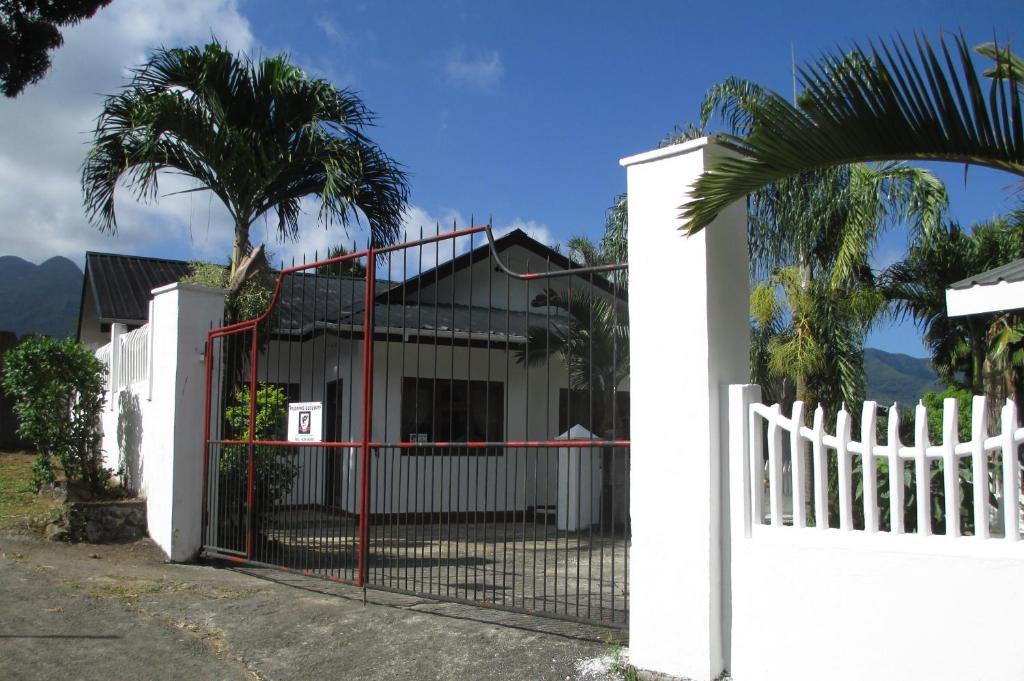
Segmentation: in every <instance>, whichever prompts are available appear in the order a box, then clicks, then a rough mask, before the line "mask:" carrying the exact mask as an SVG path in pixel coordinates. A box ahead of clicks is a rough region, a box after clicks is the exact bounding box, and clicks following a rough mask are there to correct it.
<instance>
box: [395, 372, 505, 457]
mask: <svg viewBox="0 0 1024 681" xmlns="http://www.w3.org/2000/svg"><path fill="white" fill-rule="evenodd" d="M504 394H505V385H504V384H503V383H501V382H498V381H491V382H487V381H461V380H454V381H453V380H450V379H444V378H439V379H432V378H408V377H407V378H405V379H403V381H402V441H403V442H499V441H501V440H503V439H504V438H505V403H504ZM405 451H407V452H409V453H417V454H429V453H435V454H467V453H470V454H498V453H500V451H501V450H500V448H467V447H451V448H443V449H441V448H423V449H419V450H415V449H414V450H405Z"/></svg>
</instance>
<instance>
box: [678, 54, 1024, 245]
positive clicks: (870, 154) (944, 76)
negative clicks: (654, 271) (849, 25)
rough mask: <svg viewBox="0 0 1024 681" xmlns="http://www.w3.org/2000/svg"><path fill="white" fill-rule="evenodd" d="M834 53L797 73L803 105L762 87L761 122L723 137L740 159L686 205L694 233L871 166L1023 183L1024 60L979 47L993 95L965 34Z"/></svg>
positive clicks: (710, 176) (711, 174) (708, 178)
mask: <svg viewBox="0 0 1024 681" xmlns="http://www.w3.org/2000/svg"><path fill="white" fill-rule="evenodd" d="M915 44H916V50H914V49H912V48H911V47H909V46H908V45H907V44H906V43H905V42H904V41H903V40H901V39H898V38H897V39H896V40H894V41H892V42H891V43H889V44H886V43H884V42H883V43H880V44H879V45H878V46H875V45H872V46H871V47H870V49H868V50H867V51H865V50H861V49H860V48H855V49H854V50H853V51H852V53H850V54H848V55H842V56H836V55H830V56H826V57H824V58H823V59H822V60H821V61H820V62H818V63H817V64H814V65H811V66H807V67H805V68H803V69H801V78H802V79H803V81H804V83H805V90H804V97H803V99H804V102H805V103H803V104H802V105H799V106H798V105H795V104H791V103H789V102H788V101H786V99H785V98H784V97H782V96H781V95H779V94H777V93H775V92H772V91H770V90H764V96H763V97H759V98H757V99H756V100H755V102H754V107H755V110H754V111H753V112H752V114H753V118H754V119H756V122H757V124H756V125H754V126H751V127H750V128H749V129H747V130H740V131H738V132H737V133H732V134H722V135H720V136H719V137H718V139H719V141H720V142H721V143H722V144H723V145H725V146H726V147H729V148H732V149H733V150H735V151H737V152H738V153H739V154H740V155H741V156H740V157H739V158H728V159H723V160H721V161H719V162H717V163H716V164H715V165H713V166H712V167H711V168H709V169H708V171H706V172H705V173H704V175H702V176H701V177H700V178H699V179H698V181H697V182H696V183H695V185H694V197H695V198H694V200H693V201H691V202H689V203H687V204H686V205H685V206H682V207H681V210H682V211H683V213H682V217H683V218H685V219H686V221H687V225H686V227H685V229H686V230H687V231H688V232H689V233H693V232H696V231H699V230H701V229H703V228H704V227H706V226H707V225H708V224H710V222H711V221H712V220H713V219H714V217H715V216H716V215H717V214H718V213H719V212H720V211H721V210H722V209H723V208H725V207H726V206H728V205H730V204H731V203H733V202H735V201H737V200H739V199H741V198H743V197H744V196H746V195H748V194H750V193H751V192H755V191H757V190H758V189H761V188H762V187H765V186H767V185H769V184H772V183H776V182H779V181H781V180H783V179H785V178H792V177H797V176H799V175H800V174H801V173H805V172H808V171H812V170H816V169H824V168H831V167H835V166H838V165H843V164H851V163H860V162H868V161H893V160H929V161H952V162H957V163H965V164H976V165H983V166H988V167H992V168H998V169H1001V170H1005V171H1007V172H1010V173H1013V174H1015V175H1018V176H1021V177H1024V115H1022V112H1021V92H1022V88H1021V85H1022V83H1024V69H1021V60H1020V59H1019V58H1017V57H1015V56H1014V55H1013V54H1012V53H1011V52H1010V51H1009V50H1008V49H1007V48H1005V47H1000V46H996V45H993V44H987V45H983V46H981V47H980V48H979V51H980V52H981V53H982V54H983V55H986V56H988V57H990V58H992V59H993V60H994V62H995V64H994V66H993V68H992V69H990V70H988V71H986V72H985V73H984V74H983V75H986V76H989V77H990V78H991V82H990V83H989V87H988V88H987V89H988V94H987V95H986V94H985V92H984V91H985V88H984V87H983V86H982V81H981V77H979V75H978V74H977V73H976V71H975V66H974V63H973V61H972V57H971V50H970V49H969V48H968V47H967V43H966V41H965V39H964V37H963V36H962V35H960V36H957V37H955V38H954V40H953V48H952V49H951V48H950V46H949V45H947V43H946V41H945V40H944V39H940V41H939V49H938V50H936V49H934V48H933V47H932V46H931V44H930V43H929V42H928V41H927V40H925V39H923V38H918V39H917V40H916V41H915Z"/></svg>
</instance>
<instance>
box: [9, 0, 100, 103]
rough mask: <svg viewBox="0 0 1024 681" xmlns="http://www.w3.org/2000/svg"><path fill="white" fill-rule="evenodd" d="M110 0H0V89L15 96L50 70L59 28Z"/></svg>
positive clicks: (61, 39) (59, 38)
mask: <svg viewBox="0 0 1024 681" xmlns="http://www.w3.org/2000/svg"><path fill="white" fill-rule="evenodd" d="M109 4H110V0H2V1H0V91H2V92H3V93H4V96H5V97H17V96H18V95H20V94H21V93H22V92H23V91H24V90H25V88H26V87H28V86H29V85H31V84H32V83H37V82H39V81H40V80H41V79H42V78H43V76H45V75H46V72H47V71H49V70H50V52H51V51H52V50H55V49H57V48H58V47H60V46H61V45H63V44H64V37H63V36H62V35H61V29H63V28H67V27H69V26H73V25H75V24H77V23H78V22H80V21H82V20H83V19H88V18H89V17H91V16H92V15H93V14H95V13H96V11H97V10H99V9H100V8H101V7H106V6H107V5H109Z"/></svg>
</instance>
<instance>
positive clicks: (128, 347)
mask: <svg viewBox="0 0 1024 681" xmlns="http://www.w3.org/2000/svg"><path fill="white" fill-rule="evenodd" d="M149 347H150V346H149V324H144V325H142V326H140V327H139V328H137V329H135V330H134V331H132V332H130V333H126V334H123V335H122V336H121V352H120V357H119V361H118V364H117V369H118V377H117V389H118V390H120V389H122V388H127V387H128V386H130V385H133V384H135V383H141V382H143V381H148V380H149Z"/></svg>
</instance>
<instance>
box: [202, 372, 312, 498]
mask: <svg viewBox="0 0 1024 681" xmlns="http://www.w3.org/2000/svg"><path fill="white" fill-rule="evenodd" d="M287 416H288V396H287V395H286V394H285V392H284V390H283V389H282V388H280V387H278V386H274V385H267V384H265V383H261V384H260V385H259V386H258V387H257V389H256V426H255V429H254V432H255V439H257V440H276V439H280V437H281V434H282V433H283V431H284V428H285V426H286V419H287ZM224 420H225V421H226V423H227V427H228V433H229V439H232V440H245V439H247V438H248V437H249V388H248V387H245V388H239V389H238V390H237V391H235V394H234V399H233V400H232V404H231V405H230V406H228V407H227V409H226V410H225V412H224ZM294 453H295V450H294V449H293V448H291V447H266V446H264V447H260V446H256V447H254V448H253V469H254V470H255V473H256V476H255V480H254V483H255V484H254V487H255V488H256V490H257V494H256V497H257V501H258V502H264V503H266V504H269V505H273V504H275V503H277V502H278V501H280V500H281V499H283V498H284V497H285V496H287V495H288V493H289V492H291V490H292V486H293V485H294V483H295V476H296V475H298V472H299V467H298V465H297V464H296V462H295V461H294ZM248 463H249V453H248V447H246V446H245V445H227V446H225V447H224V454H223V456H222V457H221V461H220V470H221V478H222V480H232V479H240V484H241V487H240V488H241V489H244V488H245V485H246V484H247V483H248V475H249V467H248ZM235 476H237V478H236V477H235Z"/></svg>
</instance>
